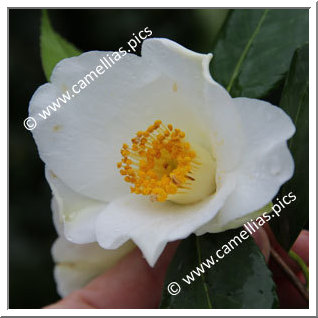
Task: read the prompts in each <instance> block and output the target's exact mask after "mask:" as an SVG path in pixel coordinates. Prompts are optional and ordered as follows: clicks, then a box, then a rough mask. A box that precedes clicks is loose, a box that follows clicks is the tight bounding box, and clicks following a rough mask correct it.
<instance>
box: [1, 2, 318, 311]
mask: <svg viewBox="0 0 318 318" xmlns="http://www.w3.org/2000/svg"><path fill="white" fill-rule="evenodd" d="M26 3H27V4H28V7H24V6H25V4H26ZM89 3H90V5H91V7H85V8H87V9H90V8H94V7H95V8H106V7H105V4H107V7H109V8H111V7H112V8H114V7H118V6H119V5H120V7H129V8H131V3H130V2H129V1H127V0H126V1H121V2H114V4H113V5H112V4H111V3H107V2H105V1H102V0H90V2H89ZM178 3H180V2H178V1H172V0H161V1H152V2H151V4H149V2H148V1H145V0H143V1H140V0H135V1H134V4H135V7H144V8H151V7H158V8H159V7H167V8H169V7H170V8H171V7H173V8H176V7H178ZM194 3H195V5H196V7H193V4H194ZM78 4H79V3H78V1H70V0H54V1H44V0H42V1H39V0H29V1H28V2H25V1H23V0H15V1H14V0H13V1H5V5H2V6H1V11H0V12H1V18H0V25H1V27H0V30H1V43H7V47H6V49H5V48H4V47H3V49H2V50H1V53H0V54H1V59H0V61H1V66H2V67H1V69H2V70H5V69H7V70H8V67H9V66H8V64H7V61H8V40H9V39H8V30H7V26H8V12H7V10H8V7H9V8H15V7H16V8H18V7H21V8H30V7H39V8H42V7H51V8H54V7H56V8H57V7H61V8H63V7H74V8H76V5H78ZM183 4H184V7H185V8H186V7H189V8H197V7H205V8H209V7H210V6H211V4H213V8H226V7H229V8H237V7H238V4H239V5H240V6H239V7H240V8H244V7H252V6H253V7H255V8H260V7H264V8H265V7H273V8H274V7H275V8H290V7H296V8H304V7H305V8H310V10H309V19H310V20H309V28H310V32H309V43H310V44H309V52H310V58H309V61H310V71H309V78H310V80H309V102H310V107H309V109H310V115H309V134H310V137H309V169H310V173H309V195H310V198H309V199H310V201H309V203H310V224H309V240H310V253H309V263H310V268H311V269H312V270H311V271H310V297H309V300H310V302H309V305H310V306H309V309H297V310H295V309H241V310H230V309H218V310H214V311H213V312H211V310H210V309H201V310H198V309H165V310H158V309H86V310H82V309H59V310H56V309H45V310H41V309H7V300H8V289H7V287H8V286H7V284H5V283H4V282H7V273H8V267H7V262H5V261H4V259H5V258H6V260H7V257H5V258H3V257H2V260H3V261H2V262H1V270H0V275H1V276H0V277H1V278H2V279H1V282H2V284H1V290H0V293H1V294H0V295H1V298H0V299H1V300H0V314H1V316H3V315H6V316H34V317H36V316H61V315H63V316H71V315H73V316H110V315H113V316H121V315H129V316H149V315H151V316H166V315H170V316H179V315H182V316H193V315H195V316H210V315H211V314H213V315H217V316H226V315H233V316H234V315H235V316H260V315H261V316H274V315H275V316H299V315H301V316H312V315H314V316H316V271H315V269H316V200H315V198H316V134H315V132H316V2H314V1H292V0H290V1H280V0H277V1H273V0H268V1H266V2H265V1H263V2H258V3H257V5H256V6H255V4H256V3H255V1H253V2H252V1H246V0H242V1H240V2H237V1H226V0H223V1H222V0H215V1H213V2H211V1H208V0H205V1H202V0H197V1H195V2H194V1H193V2H190V1H187V2H183ZM8 73H9V72H8ZM5 83H6V85H5ZM1 84H2V85H1V86H0V87H1V88H0V89H1V96H6V101H8V98H9V96H8V78H7V75H6V74H5V72H3V74H2V78H1ZM6 101H4V102H3V104H5V103H6ZM5 117H6V118H8V113H6V116H5ZM3 122H4V119H3ZM21 125H22V123H21ZM1 130H2V133H1V135H0V141H1V145H2V146H3V148H4V147H6V145H8V143H7V142H8V141H7V140H8V135H7V133H8V126H7V123H6V124H1ZM26 133H28V132H27V131H26ZM3 148H2V149H3ZM1 161H2V163H3V165H2V170H3V173H2V174H1V175H2V176H4V175H7V177H8V174H7V167H8V161H7V158H4V157H2V158H1ZM1 189H2V191H1V201H0V202H1V203H2V207H3V208H2V216H3V222H1V223H0V224H1V225H0V226H1V230H0V235H1V240H0V242H1V252H2V255H8V249H7V247H8V245H7V243H8V242H7V240H8V214H6V213H5V212H4V211H6V210H7V209H8V200H7V195H6V192H7V193H8V187H7V182H6V181H5V180H4V178H2V179H1ZM4 189H6V190H7V191H4Z"/></svg>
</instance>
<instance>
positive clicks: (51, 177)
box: [45, 167, 107, 244]
mask: <svg viewBox="0 0 318 318" xmlns="http://www.w3.org/2000/svg"><path fill="white" fill-rule="evenodd" d="M45 175H46V178H47V180H48V182H49V184H50V187H51V189H52V192H53V199H52V205H51V207H52V210H53V215H54V217H53V219H54V223H55V227H56V229H57V231H58V233H60V232H61V231H62V230H63V233H64V235H65V237H66V238H67V239H68V240H69V241H71V242H74V243H77V244H84V243H91V242H95V241H96V236H95V222H96V218H97V216H98V214H99V213H101V212H102V211H103V210H105V208H106V206H107V203H105V202H101V201H97V200H92V199H89V198H87V197H84V196H82V195H80V194H78V193H76V192H74V191H73V190H71V189H70V188H69V187H68V186H66V185H65V184H64V183H63V182H62V181H61V180H60V178H59V177H58V176H57V175H56V174H55V173H54V172H53V171H52V170H50V169H49V168H48V167H46V169H45ZM61 225H63V226H61Z"/></svg>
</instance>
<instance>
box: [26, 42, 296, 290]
mask: <svg viewBox="0 0 318 318" xmlns="http://www.w3.org/2000/svg"><path fill="white" fill-rule="evenodd" d="M107 53H109V54H111V53H112V52H99V51H92V52H87V53H84V54H82V55H80V56H77V57H72V58H68V59H64V60H62V61H61V62H59V63H58V64H57V65H56V67H55V69H54V71H53V73H52V76H51V83H47V84H45V85H43V86H41V87H40V88H39V89H38V90H37V91H36V92H35V94H34V95H33V97H32V100H31V102H30V108H29V113H30V116H35V115H36V114H37V113H39V112H41V111H42V110H43V108H44V107H45V105H48V104H49V103H50V102H51V101H53V100H55V99H56V98H57V97H59V96H60V95H61V94H62V93H63V92H64V91H65V90H66V89H70V87H72V85H73V84H74V83H77V82H78V80H79V79H80V78H83V76H85V75H86V74H88V73H90V72H91V71H92V70H94V69H95V68H96V65H97V64H98V63H99V62H98V61H99V60H100V59H101V58H102V57H103V56H105V55H106V54H107ZM211 58H212V55H211V54H198V53H195V52H192V51H190V50H188V49H186V48H184V47H182V46H180V45H178V44H177V43H175V42H173V41H170V40H167V39H147V40H145V41H144V42H143V45H142V52H141V57H140V56H137V55H133V54H127V55H126V56H124V57H123V58H122V59H121V60H120V61H118V62H117V63H116V64H115V65H113V66H112V68H110V69H108V70H107V71H106V72H105V73H104V74H103V75H102V76H100V77H99V78H98V79H95V81H94V83H91V85H90V86H89V87H87V88H86V89H85V90H83V91H81V92H80V94H78V95H77V96H76V97H75V98H73V99H71V100H70V101H69V102H68V103H67V105H65V106H64V107H61V108H60V109H58V110H57V111H56V112H55V113H53V114H52V115H51V116H50V117H48V118H47V119H46V120H42V121H39V122H38V124H37V127H36V129H34V130H33V131H32V132H33V136H34V139H35V141H36V143H37V146H38V149H39V153H40V156H41V158H42V160H43V161H44V162H45V165H46V177H47V180H48V182H49V184H50V186H51V188H52V192H53V202H52V208H53V212H54V218H55V223H56V225H57V228H58V232H59V235H60V236H61V237H60V238H59V239H58V241H57V242H56V243H55V245H54V247H53V255H54V258H55V260H56V262H57V263H58V264H57V267H56V270H55V276H56V279H57V281H58V285H59V292H60V294H61V295H66V294H67V293H69V292H70V291H72V290H74V289H76V288H78V287H79V286H81V285H83V284H85V283H86V282H87V281H89V280H90V279H91V278H92V277H94V276H95V275H97V274H99V273H100V272H102V271H103V270H104V269H105V268H108V267H109V266H111V265H112V264H114V263H115V262H116V261H117V260H118V259H119V258H120V257H122V256H123V255H124V254H125V253H127V252H128V251H130V250H131V249H132V248H133V246H134V244H136V245H137V246H138V247H139V248H140V249H141V251H142V253H143V255H144V257H145V258H146V260H147V261H148V263H149V264H150V265H151V266H154V264H155V263H156V261H157V259H158V257H159V256H160V254H161V252H162V251H163V249H164V247H165V245H166V244H167V242H169V241H174V240H177V239H183V238H186V237H187V236H189V235H190V234H191V233H196V234H197V235H201V234H204V233H207V232H211V233H213V232H220V231H224V230H227V229H230V228H235V227H238V226H241V225H243V224H244V222H246V221H248V220H250V218H251V216H253V217H255V216H258V215H260V214H261V212H255V211H257V210H259V209H261V208H262V207H264V206H265V205H266V204H267V203H269V202H270V201H271V200H272V198H273V197H274V196H275V195H276V193H277V192H278V190H279V188H280V186H281V185H282V184H283V183H284V182H286V181H287V180H288V179H289V178H291V176H292V174H293V170H294V164H293V159H292V156H291V154H290V152H289V150H288V147H287V140H288V139H289V138H290V137H291V136H292V135H293V133H294V131H295V127H294V125H293V123H292V121H291V119H290V118H289V116H288V115H286V113H285V112H284V111H283V110H282V109H280V108H278V107H276V106H273V105H271V104H270V103H268V102H264V101H261V100H256V99H250V98H232V97H231V96H230V95H229V93H228V92H227V91H226V90H225V89H224V88H223V87H222V86H221V85H219V84H218V83H216V82H215V81H214V80H213V78H212V77H211V75H210V72H209V63H210V60H211ZM133 243H134V244H133ZM78 244H83V245H78ZM70 263H71V265H72V266H69V264H70ZM110 264H111V265H110ZM71 273H72V274H71Z"/></svg>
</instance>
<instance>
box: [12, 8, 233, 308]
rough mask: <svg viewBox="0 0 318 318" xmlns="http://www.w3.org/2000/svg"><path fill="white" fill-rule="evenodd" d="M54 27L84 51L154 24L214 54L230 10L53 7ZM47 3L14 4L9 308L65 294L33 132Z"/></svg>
mask: <svg viewBox="0 0 318 318" xmlns="http://www.w3.org/2000/svg"><path fill="white" fill-rule="evenodd" d="M48 13H49V16H50V19H51V22H52V24H53V27H54V29H55V30H56V31H57V32H58V33H59V34H61V35H62V36H63V37H64V38H66V39H67V40H69V41H71V42H72V43H74V45H75V46H76V47H78V48H79V49H81V50H83V51H90V50H116V49H118V48H119V47H120V46H122V45H124V44H125V43H126V42H127V41H128V40H129V39H130V38H131V37H132V33H134V32H138V31H139V30H141V29H144V27H146V26H148V27H149V28H150V29H151V30H152V31H153V35H152V36H153V37H166V38H169V39H171V40H174V41H177V42H178V43H180V44H182V45H184V46H186V47H187V48H189V49H192V50H194V51H197V52H202V53H208V52H209V51H211V47H213V44H214V42H215V38H216V36H217V33H218V30H219V29H220V27H221V25H222V23H223V21H224V18H225V17H226V13H227V10H214V9H213V10H207V9H204V10H175V9H171V10H149V9H124V10H117V9H116V10H115V9H98V10H95V9H94V10H86V9H85V10H83V9H81V10H69V9H63V10H48ZM40 16H41V10H31V9H10V10H9V160H10V166H9V181H10V183H9V193H10V197H9V274H10V279H9V308H12V309H14V308H40V307H42V306H45V305H47V304H49V303H51V302H53V301H56V300H57V299H58V295H57V294H56V291H55V283H54V279H53V263H52V259H51V255H50V247H51V245H52V242H53V241H54V239H55V237H56V234H55V230H54V227H53V223H52V216H51V211H50V198H51V194H50V189H49V187H48V185H47V183H46V181H45V178H44V165H43V163H42V162H41V160H40V158H39V156H38V152H37V149H36V145H35V143H34V141H33V138H32V136H31V134H30V132H28V131H27V130H26V129H25V128H24V127H23V120H24V119H25V118H26V117H27V116H28V115H27V114H28V103H29V101H30V99H31V97H32V95H33V93H34V91H35V90H36V89H37V87H39V86H40V85H41V84H44V83H45V82H46V80H45V76H44V72H43V70H42V66H41V60H40V48H39V31H40Z"/></svg>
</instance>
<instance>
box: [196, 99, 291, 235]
mask: <svg viewBox="0 0 318 318" xmlns="http://www.w3.org/2000/svg"><path fill="white" fill-rule="evenodd" d="M235 102H236V104H237V108H238V110H239V112H240V114H241V117H242V119H243V122H244V124H245V127H244V131H245V136H246V145H245V148H244V156H243V157H242V162H241V164H240V166H239V167H238V169H237V170H236V171H235V174H236V188H235V191H234V192H233V193H232V194H231V196H230V197H229V198H228V200H227V201H226V203H225V205H224V207H223V208H222V209H221V210H220V212H219V213H218V215H217V216H216V217H215V218H214V219H213V220H212V221H211V222H210V223H209V224H206V225H205V226H204V227H203V228H202V229H200V230H199V231H197V233H198V234H202V233H205V232H219V231H223V230H225V229H228V228H233V227H237V226H240V225H242V224H243V223H244V222H245V221H246V217H248V214H249V213H253V212H255V211H256V210H259V209H261V208H262V207H263V206H265V205H266V204H267V203H269V202H270V201H271V200H272V198H273V197H274V196H275V195H276V194H277V192H278V191H279V188H280V187H281V185H282V184H284V183H285V182H286V181H287V180H288V179H290V178H291V177H292V175H293V172H294V162H293V158H292V156H291V153H290V151H289V149H288V146H287V142H286V140H287V139H289V138H290V137H291V136H292V135H293V133H294V131H295V127H294V125H293V123H292V121H291V119H290V118H289V117H288V115H286V113H285V112H283V111H282V110H281V109H280V108H278V107H276V106H272V105H271V104H269V103H266V102H263V101H259V100H254V99H247V98H237V99H235ZM235 219H237V220H236V221H235V222H232V221H234V220H235ZM238 220H240V222H237V221H238ZM229 222H232V223H231V224H228V223H229Z"/></svg>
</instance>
